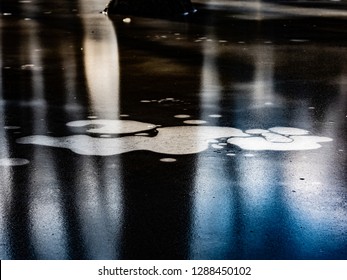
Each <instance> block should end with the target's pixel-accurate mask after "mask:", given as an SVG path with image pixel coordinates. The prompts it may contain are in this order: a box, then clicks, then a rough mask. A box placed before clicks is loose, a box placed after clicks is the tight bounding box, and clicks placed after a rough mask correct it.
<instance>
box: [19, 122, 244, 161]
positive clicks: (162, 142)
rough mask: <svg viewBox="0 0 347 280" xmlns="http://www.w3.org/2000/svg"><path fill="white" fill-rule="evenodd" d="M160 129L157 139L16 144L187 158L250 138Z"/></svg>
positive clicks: (78, 138)
mask: <svg viewBox="0 0 347 280" xmlns="http://www.w3.org/2000/svg"><path fill="white" fill-rule="evenodd" d="M70 124H71V123H70ZM75 124H76V123H75ZM78 124H79V123H78ZM157 130H158V134H157V136H155V137H146V136H126V137H119V138H97V137H91V136H88V135H72V136H66V137H51V136H43V135H34V136H28V137H23V138H20V139H18V140H17V142H18V143H19V144H35V145H42V146H50V147H57V148H65V149H70V150H71V151H73V152H75V153H77V154H81V155H99V156H111V155H117V154H123V153H127V152H132V151H139V150H148V151H152V152H156V153H162V154H171V155H187V154H196V153H200V152H202V151H204V150H207V149H208V147H209V140H211V139H214V138H222V137H244V136H248V135H247V134H245V133H243V132H242V131H241V130H240V129H236V128H231V127H209V126H201V127H200V126H177V127H163V128H158V129H157Z"/></svg>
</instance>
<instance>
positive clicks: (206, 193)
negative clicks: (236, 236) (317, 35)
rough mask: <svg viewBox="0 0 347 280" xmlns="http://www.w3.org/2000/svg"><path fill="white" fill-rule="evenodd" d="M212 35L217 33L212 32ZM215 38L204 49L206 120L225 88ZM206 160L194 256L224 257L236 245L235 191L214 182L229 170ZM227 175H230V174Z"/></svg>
mask: <svg viewBox="0 0 347 280" xmlns="http://www.w3.org/2000/svg"><path fill="white" fill-rule="evenodd" d="M209 38H213V36H211V35H210V36H209ZM215 41H216V40H215V38H213V40H210V41H205V42H204V48H203V54H204V59H203V66H202V79H201V90H200V108H202V110H201V113H200V118H201V119H202V120H206V119H208V116H209V115H211V114H218V113H219V108H220V104H219V103H220V100H221V90H222V87H221V84H220V80H219V73H218V68H217V61H216V60H217V57H218V55H219V54H218V51H217V50H218V48H217V46H216V43H215ZM208 124H209V125H212V126H213V125H218V119H212V120H209V123H208ZM205 161H206V158H205V157H204V156H200V155H198V156H197V162H196V167H197V170H196V177H195V182H194V189H193V193H194V197H193V202H192V205H193V206H192V217H191V221H192V222H191V241H190V250H189V258H190V259H205V258H211V259H213V258H220V257H221V256H225V255H226V254H227V253H228V250H229V248H230V247H232V245H231V244H230V243H231V241H232V240H231V239H232V238H231V237H230V236H231V234H232V231H233V226H234V225H233V219H232V216H233V211H234V207H233V205H232V193H231V191H230V188H229V187H228V186H225V185H223V183H222V180H220V181H219V182H218V185H215V183H214V182H215V181H214V178H216V177H220V176H221V175H220V172H221V170H222V172H225V171H226V168H224V167H223V166H218V167H216V168H210V167H208V166H209V165H210V164H211V163H207V162H205ZM207 165H208V166H207ZM224 176H225V177H228V174H225V175H224ZM224 176H223V177H224ZM225 177H224V178H225ZM207 178H208V179H207ZM216 236H218V237H217V238H216ZM212 240H213V241H212ZM216 240H218V241H216Z"/></svg>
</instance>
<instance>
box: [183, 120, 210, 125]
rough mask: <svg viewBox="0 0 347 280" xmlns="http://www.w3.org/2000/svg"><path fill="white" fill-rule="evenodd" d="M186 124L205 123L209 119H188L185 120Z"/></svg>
mask: <svg viewBox="0 0 347 280" xmlns="http://www.w3.org/2000/svg"><path fill="white" fill-rule="evenodd" d="M184 123H185V124H205V123H207V121H203V120H186V121H184Z"/></svg>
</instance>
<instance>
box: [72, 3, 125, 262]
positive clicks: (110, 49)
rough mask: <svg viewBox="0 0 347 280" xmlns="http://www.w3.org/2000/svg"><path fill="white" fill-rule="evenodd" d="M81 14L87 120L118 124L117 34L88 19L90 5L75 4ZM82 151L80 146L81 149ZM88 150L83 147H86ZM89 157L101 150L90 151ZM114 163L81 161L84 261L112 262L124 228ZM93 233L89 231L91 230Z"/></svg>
mask: <svg viewBox="0 0 347 280" xmlns="http://www.w3.org/2000/svg"><path fill="white" fill-rule="evenodd" d="M79 5H80V9H81V11H82V13H83V14H84V16H83V18H82V23H83V26H84V40H83V49H82V51H83V54H84V66H85V75H86V78H87V85H88V93H89V100H90V114H91V115H93V116H96V117H98V118H99V119H112V120H115V119H118V118H119V57H118V43H117V37H116V31H115V29H114V27H113V24H112V22H111V21H110V19H109V18H107V17H105V16H103V15H91V14H89V13H90V11H92V10H93V9H94V7H95V6H98V7H99V5H97V3H96V2H95V1H92V2H90V1H89V2H85V1H79ZM82 145H85V144H82ZM87 145H88V144H87ZM90 149H91V151H93V150H98V149H100V147H90ZM119 161H120V159H119V158H110V159H103V160H102V162H99V163H98V161H96V160H95V158H84V159H83V160H81V161H80V169H81V172H80V173H78V174H77V176H76V178H77V182H76V184H77V188H78V189H77V191H76V204H77V206H78V213H79V219H80V222H81V223H80V224H81V230H82V235H83V239H84V245H85V248H86V254H87V257H88V258H92V259H117V258H118V257H119V254H120V250H119V248H120V238H121V228H122V223H123V208H122V198H123V194H122V190H121V178H122V174H121V172H120V169H119V166H121V164H120V162H119ZM91 229H92V230H91Z"/></svg>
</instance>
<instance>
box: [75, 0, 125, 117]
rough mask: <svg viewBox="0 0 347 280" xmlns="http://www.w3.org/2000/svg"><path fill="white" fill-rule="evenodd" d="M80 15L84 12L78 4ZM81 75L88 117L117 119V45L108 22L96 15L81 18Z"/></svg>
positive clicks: (111, 26) (103, 17)
mask: <svg viewBox="0 0 347 280" xmlns="http://www.w3.org/2000/svg"><path fill="white" fill-rule="evenodd" d="M81 9H82V12H83V11H85V10H86V8H85V7H84V5H83V4H82V2H81ZM83 24H84V28H85V31H84V33H85V34H84V35H85V38H84V42H83V48H82V51H83V53H84V61H85V74H86V77H87V83H88V88H89V98H90V101H91V109H92V114H94V115H96V116H97V117H99V118H108V119H118V118H119V57H118V43H117V38H116V35H115V33H116V32H115V30H114V27H113V25H112V23H111V21H110V20H109V19H108V18H107V17H105V16H103V15H98V16H96V17H94V16H87V17H83Z"/></svg>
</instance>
